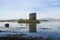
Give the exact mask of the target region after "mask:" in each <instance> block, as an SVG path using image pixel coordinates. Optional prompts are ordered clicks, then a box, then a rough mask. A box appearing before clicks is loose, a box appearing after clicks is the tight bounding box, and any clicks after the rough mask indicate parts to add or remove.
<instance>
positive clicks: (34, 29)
mask: <svg viewBox="0 0 60 40" xmlns="http://www.w3.org/2000/svg"><path fill="white" fill-rule="evenodd" d="M29 32H36V23H30V24H29Z"/></svg>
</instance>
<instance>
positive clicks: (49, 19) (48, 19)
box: [40, 18, 60, 21]
mask: <svg viewBox="0 0 60 40" xmlns="http://www.w3.org/2000/svg"><path fill="white" fill-rule="evenodd" d="M40 20H43V21H60V19H54V18H41V19H40Z"/></svg>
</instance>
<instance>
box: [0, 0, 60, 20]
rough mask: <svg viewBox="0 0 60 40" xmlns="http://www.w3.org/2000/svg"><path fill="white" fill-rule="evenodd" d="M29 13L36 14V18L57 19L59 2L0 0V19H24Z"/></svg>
mask: <svg viewBox="0 0 60 40" xmlns="http://www.w3.org/2000/svg"><path fill="white" fill-rule="evenodd" d="M31 12H37V18H42V17H53V18H59V17H60V16H59V15H60V0H0V19H11V18H12V19H13V18H17V19H18V18H25V19H26V18H28V17H29V13H31ZM11 15H12V16H11ZM2 16H3V17H2Z"/></svg>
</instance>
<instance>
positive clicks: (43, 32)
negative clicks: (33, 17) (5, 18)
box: [0, 21, 60, 39]
mask: <svg viewBox="0 0 60 40" xmlns="http://www.w3.org/2000/svg"><path fill="white" fill-rule="evenodd" d="M6 23H9V27H8V28H7V27H5V24H6ZM14 34H26V35H27V36H32V37H38V36H42V37H44V38H47V37H51V38H54V39H60V21H51V22H41V23H38V24H37V23H29V24H28V23H17V22H0V37H6V36H8V35H14Z"/></svg>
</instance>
